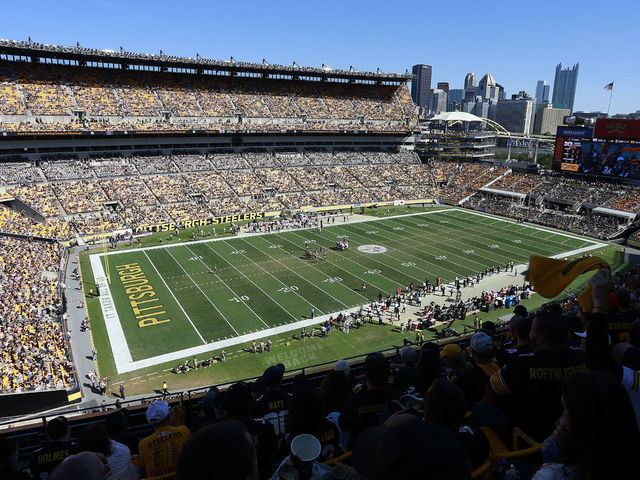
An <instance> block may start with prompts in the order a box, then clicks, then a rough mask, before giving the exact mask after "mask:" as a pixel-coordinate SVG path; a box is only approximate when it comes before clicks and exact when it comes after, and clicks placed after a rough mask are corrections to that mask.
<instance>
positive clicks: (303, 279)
mask: <svg viewBox="0 0 640 480" xmlns="http://www.w3.org/2000/svg"><path fill="white" fill-rule="evenodd" d="M263 240H264V239H263ZM242 241H243V242H244V243H246V244H247V245H251V246H252V247H253V248H258V247H256V246H255V245H254V244H252V243H251V242H247V241H246V240H245V239H244V238H243V239H242ZM265 241H268V240H265ZM262 254H263V255H266V256H267V257H269V258H270V259H272V260H274V261H276V262H278V263H279V264H280V265H282V266H283V267H284V268H286V269H287V270H289V271H290V272H292V273H293V274H294V275H295V276H296V277H298V278H299V279H301V280H302V281H304V282H305V283H308V284H309V285H311V286H312V287H313V288H315V289H316V290H318V291H320V292H322V293H323V294H324V295H327V296H328V297H331V298H333V299H334V300H335V301H336V302H338V303H339V304H340V305H342V306H343V307H348V305H345V304H344V303H342V302H341V301H340V300H338V299H337V298H336V297H334V296H333V295H331V294H330V293H329V292H327V291H325V290H324V289H322V288H320V287H319V286H317V285H316V284H314V283H313V282H311V281H310V280H307V279H306V278H304V277H303V276H302V275H300V274H299V273H298V272H296V271H295V270H292V269H290V268H289V267H287V266H286V265H285V264H284V263H282V262H281V261H280V260H278V259H277V258H274V257H272V256H271V255H269V254H268V253H267V252H262ZM272 276H273V275H272ZM325 276H326V275H325Z"/></svg>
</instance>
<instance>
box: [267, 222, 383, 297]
mask: <svg viewBox="0 0 640 480" xmlns="http://www.w3.org/2000/svg"><path fill="white" fill-rule="evenodd" d="M283 233H288V232H283ZM276 236H277V237H278V238H279V239H281V240H282V241H284V242H287V243H290V244H291V245H293V246H294V247H296V248H299V247H298V246H297V245H296V244H295V243H293V242H292V241H291V240H289V239H288V238H286V237H284V236H282V234H276ZM298 236H299V237H301V238H303V239H304V237H302V235H298ZM267 241H268V240H267ZM327 250H328V251H329V253H331V254H333V251H331V249H327ZM294 257H295V258H297V259H298V260H299V261H300V262H302V263H303V264H304V265H305V266H309V267H312V268H314V269H316V270H318V271H319V272H321V273H324V272H323V271H322V270H320V269H319V268H316V267H314V266H313V265H311V264H307V263H306V262H305V261H304V260H302V259H301V258H300V257H298V256H297V255H294ZM325 261H326V262H327V263H329V264H330V265H333V266H334V267H335V268H337V269H338V270H340V271H342V272H344V273H346V274H347V275H349V276H350V277H353V278H355V279H356V280H358V282H361V281H362V278H361V277H360V276H358V275H356V274H355V273H353V272H350V271H348V270H345V269H344V268H342V267H341V266H340V265H338V264H337V263H333V262H332V261H331V260H325ZM325 275H326V273H325ZM338 283H340V284H341V285H343V286H344V287H345V288H347V289H349V290H350V291H352V292H353V293H355V294H357V295H359V296H361V297H362V298H364V299H365V300H366V301H367V302H370V301H371V299H370V298H368V297H366V296H364V295H362V294H361V293H360V292H358V291H357V290H353V289H352V288H350V287H349V286H347V285H344V284H343V283H341V282H338ZM370 285H372V286H374V287H375V285H374V284H373V283H370ZM376 288H378V287H376Z"/></svg>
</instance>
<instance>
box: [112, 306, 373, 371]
mask: <svg viewBox="0 0 640 480" xmlns="http://www.w3.org/2000/svg"><path fill="white" fill-rule="evenodd" d="M359 309H360V306H359V305H358V306H356V307H353V308H349V309H345V310H341V311H340V312H335V313H333V314H330V315H321V316H318V317H315V318H312V319H307V320H300V321H297V322H293V323H287V324H285V325H280V326H278V327H272V328H267V329H265V330H260V331H259V332H254V333H247V334H244V335H239V336H237V337H232V338H227V339H225V340H219V341H217V342H211V343H208V344H206V345H199V346H197V347H190V348H185V349H183V350H177V351H175V352H171V353H165V354H163V355H157V356H155V357H149V358H145V359H143V360H138V361H136V362H132V363H129V364H128V365H126V367H125V368H124V369H123V370H122V371H120V370H118V373H127V372H132V371H134V370H138V369H140V368H146V367H152V366H154V365H158V364H161V363H166V362H172V361H176V360H181V359H183V358H187V357H193V356H194V355H201V354H203V353H207V352H212V351H214V350H220V349H224V348H229V347H231V346H233V345H239V344H241V343H247V342H250V341H252V340H257V339H262V338H268V337H272V336H274V335H279V334H281V333H286V332H290V331H292V330H297V329H299V328H302V327H309V326H311V325H318V324H320V323H324V322H325V321H327V320H329V317H330V316H333V317H334V318H335V316H336V315H338V314H339V313H343V314H346V313H353V312H356V311H358V310H359ZM138 378H141V377H138ZM132 380H133V379H132Z"/></svg>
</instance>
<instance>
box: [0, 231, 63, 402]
mask: <svg viewBox="0 0 640 480" xmlns="http://www.w3.org/2000/svg"><path fill="white" fill-rule="evenodd" d="M61 256H62V247H61V246H59V245H58V244H57V243H45V242H38V241H26V240H18V239H13V238H10V237H4V238H2V239H0V285H1V286H2V295H1V299H0V318H2V321H1V322H0V346H1V348H0V374H1V376H2V379H1V390H2V392H16V391H17V392H20V391H28V390H44V389H50V388H65V387H70V386H72V385H73V384H74V382H75V379H74V378H75V377H74V375H73V364H72V362H71V357H70V353H69V346H68V339H67V336H66V333H65V332H64V330H63V328H62V325H61V323H60V316H61V314H62V311H61V310H62V304H61V297H60V291H59V287H60V285H59V284H58V280H57V279H58V271H59V269H60V262H61Z"/></svg>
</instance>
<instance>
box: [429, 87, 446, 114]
mask: <svg viewBox="0 0 640 480" xmlns="http://www.w3.org/2000/svg"><path fill="white" fill-rule="evenodd" d="M429 109H430V110H431V113H436V114H437V113H441V112H446V111H447V92H445V91H444V90H442V89H440V88H434V89H433V91H432V92H431V102H430V105H429Z"/></svg>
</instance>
